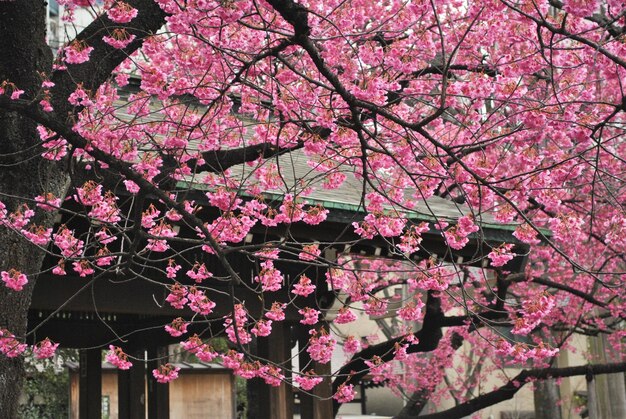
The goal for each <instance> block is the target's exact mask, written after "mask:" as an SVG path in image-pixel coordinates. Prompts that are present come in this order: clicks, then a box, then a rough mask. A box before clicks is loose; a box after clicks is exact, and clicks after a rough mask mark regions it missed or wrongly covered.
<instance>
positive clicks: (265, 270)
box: [254, 260, 283, 291]
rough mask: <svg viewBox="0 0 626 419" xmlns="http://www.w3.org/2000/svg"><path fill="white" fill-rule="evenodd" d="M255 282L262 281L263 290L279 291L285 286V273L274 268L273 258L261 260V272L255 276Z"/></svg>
mask: <svg viewBox="0 0 626 419" xmlns="http://www.w3.org/2000/svg"><path fill="white" fill-rule="evenodd" d="M254 281H255V282H260V283H261V288H262V289H263V291H278V290H279V289H281V288H282V286H283V275H282V274H281V273H280V271H279V270H278V269H276V268H274V264H273V263H272V261H271V260H267V261H265V262H261V272H259V275H257V276H255V277H254Z"/></svg>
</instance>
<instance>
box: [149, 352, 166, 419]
mask: <svg viewBox="0 0 626 419" xmlns="http://www.w3.org/2000/svg"><path fill="white" fill-rule="evenodd" d="M167 356H168V353H167V347H166V346H159V347H156V346H151V347H149V348H148V362H147V363H146V365H147V369H146V377H147V379H148V419H169V417H170V386H169V384H162V383H158V382H157V381H156V379H155V378H154V376H153V375H152V370H154V369H156V368H158V366H159V365H162V364H165V363H167Z"/></svg>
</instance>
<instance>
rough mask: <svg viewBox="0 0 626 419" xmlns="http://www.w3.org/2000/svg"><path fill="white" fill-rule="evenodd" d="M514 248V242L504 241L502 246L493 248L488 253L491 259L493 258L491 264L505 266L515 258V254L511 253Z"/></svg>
mask: <svg viewBox="0 0 626 419" xmlns="http://www.w3.org/2000/svg"><path fill="white" fill-rule="evenodd" d="M512 248H513V244H511V243H502V244H501V245H500V246H498V247H495V248H493V250H492V251H491V252H489V254H488V255H487V257H488V258H489V260H491V266H495V267H498V266H504V265H506V264H507V262H509V261H510V260H511V259H513V258H514V257H515V255H514V254H512V253H511V249H512Z"/></svg>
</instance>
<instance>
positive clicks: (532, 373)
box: [420, 362, 626, 419]
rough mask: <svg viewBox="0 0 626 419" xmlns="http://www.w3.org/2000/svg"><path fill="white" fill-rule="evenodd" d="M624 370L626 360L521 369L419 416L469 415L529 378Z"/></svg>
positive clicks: (437, 418)
mask: <svg viewBox="0 0 626 419" xmlns="http://www.w3.org/2000/svg"><path fill="white" fill-rule="evenodd" d="M624 371H626V362H619V363H614V364H604V365H582V366H579V367H566V368H538V369H532V370H522V372H520V373H519V374H517V375H516V376H515V377H514V378H513V379H511V380H509V382H507V383H506V384H505V385H503V386H502V387H500V388H499V389H497V390H494V391H492V392H489V393H486V394H483V395H481V396H478V397H476V398H475V399H472V400H468V401H466V402H465V403H462V404H460V405H458V406H455V407H453V408H451V409H448V410H444V411H443V412H439V413H433V414H431V415H425V416H420V419H450V418H462V417H464V416H469V415H471V414H472V413H474V412H478V411H479V410H481V409H484V408H486V407H489V406H493V405H494V404H496V403H500V402H502V401H504V400H509V399H511V398H513V396H514V395H515V393H517V392H518V391H519V390H520V389H521V388H522V387H523V386H524V385H526V383H528V382H529V381H530V380H546V379H549V378H565V377H574V376H577V375H587V376H594V375H602V374H613V373H616V372H624Z"/></svg>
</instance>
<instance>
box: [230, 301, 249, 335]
mask: <svg viewBox="0 0 626 419" xmlns="http://www.w3.org/2000/svg"><path fill="white" fill-rule="evenodd" d="M233 317H234V318H235V323H234V324H233ZM247 320H248V312H247V311H246V309H245V308H244V306H243V305H242V304H235V311H234V312H233V313H232V314H231V315H228V316H226V318H225V319H224V327H225V328H226V335H227V336H228V339H229V340H230V341H231V342H233V343H237V344H240V343H242V344H246V343H250V341H251V340H252V337H251V336H250V334H249V333H248V332H247V330H246V329H245V327H246V323H247Z"/></svg>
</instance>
